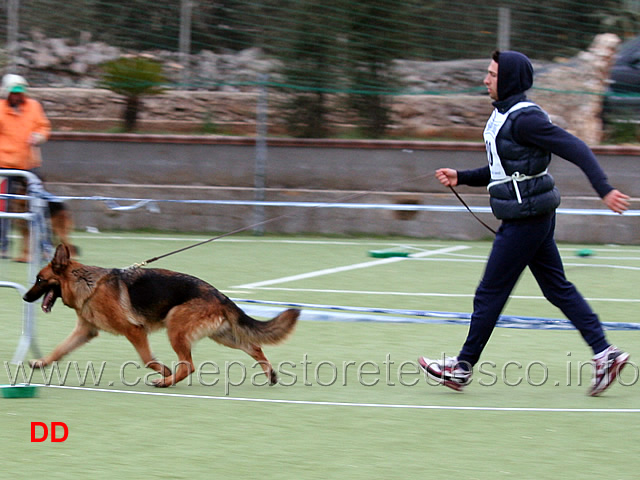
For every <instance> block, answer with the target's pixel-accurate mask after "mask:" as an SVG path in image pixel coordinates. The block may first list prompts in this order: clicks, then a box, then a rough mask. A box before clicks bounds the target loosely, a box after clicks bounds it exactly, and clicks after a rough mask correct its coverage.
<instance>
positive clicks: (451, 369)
mask: <svg viewBox="0 0 640 480" xmlns="http://www.w3.org/2000/svg"><path fill="white" fill-rule="evenodd" d="M418 363H419V364H420V366H421V367H422V369H423V370H424V371H425V372H426V373H427V375H428V376H429V378H431V379H433V380H435V381H436V382H438V383H441V384H442V385H444V386H445V387H449V388H452V389H453V390H456V391H458V392H460V391H461V390H462V389H463V388H464V387H466V386H467V385H469V384H470V383H471V374H472V372H471V366H470V365H469V364H468V363H467V362H459V361H458V357H446V358H442V359H439V360H431V359H429V358H425V357H420V358H418Z"/></svg>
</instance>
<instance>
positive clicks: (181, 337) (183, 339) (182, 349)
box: [153, 315, 197, 387]
mask: <svg viewBox="0 0 640 480" xmlns="http://www.w3.org/2000/svg"><path fill="white" fill-rule="evenodd" d="M178 318H179V317H178V316H176V315H172V318H171V319H167V331H168V333H169V342H170V343H171V346H172V347H173V350H174V351H175V352H176V354H177V355H178V366H177V367H176V369H175V371H174V372H173V375H169V376H166V377H164V378H158V379H156V380H154V381H153V384H154V385H155V386H156V387H170V386H171V385H175V384H176V383H178V382H179V381H181V380H184V379H185V378H187V377H188V376H189V375H191V374H192V373H193V372H194V370H195V365H194V364H193V359H192V358H191V344H192V342H193V341H195V340H197V338H196V339H194V338H192V337H193V333H192V331H191V329H190V328H189V325H188V324H185V323H180V320H179V319H178Z"/></svg>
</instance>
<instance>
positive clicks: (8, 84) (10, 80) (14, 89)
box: [2, 73, 28, 95]
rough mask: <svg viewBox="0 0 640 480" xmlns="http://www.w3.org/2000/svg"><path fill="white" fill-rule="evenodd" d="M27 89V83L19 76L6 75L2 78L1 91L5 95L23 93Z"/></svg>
mask: <svg viewBox="0 0 640 480" xmlns="http://www.w3.org/2000/svg"><path fill="white" fill-rule="evenodd" d="M27 87H28V84H27V81H26V80H25V79H24V77H21V76H20V75H14V74H13V73H8V74H6V75H5V76H4V77H2V91H3V93H4V94H5V95H9V94H10V93H25V92H26V91H27Z"/></svg>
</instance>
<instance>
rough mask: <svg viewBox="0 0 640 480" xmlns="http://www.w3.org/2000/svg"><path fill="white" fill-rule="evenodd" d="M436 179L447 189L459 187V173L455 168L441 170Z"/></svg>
mask: <svg viewBox="0 0 640 480" xmlns="http://www.w3.org/2000/svg"><path fill="white" fill-rule="evenodd" d="M436 178H437V179H438V181H439V182H440V183H441V184H442V185H444V186H445V187H455V186H456V185H458V171H457V170H454V169H453V168H439V169H438V170H436Z"/></svg>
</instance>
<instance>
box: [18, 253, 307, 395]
mask: <svg viewBox="0 0 640 480" xmlns="http://www.w3.org/2000/svg"><path fill="white" fill-rule="evenodd" d="M43 296H44V298H43V300H42V310H43V311H44V312H46V313H48V312H50V311H51V308H52V307H53V304H54V303H55V301H56V299H57V298H58V297H60V298H62V302H63V303H64V304H65V305H66V306H68V307H70V308H73V309H74V310H75V311H76V314H77V316H78V321H77V324H76V327H75V329H74V330H73V331H72V332H71V334H70V335H69V336H68V337H67V339H66V340H64V341H63V342H62V343H61V344H60V345H58V346H57V347H56V348H55V349H54V350H53V352H52V353H50V354H49V355H47V356H45V357H44V358H41V359H39V360H34V361H31V362H30V363H31V366H32V367H34V368H41V367H44V366H46V365H49V364H50V363H52V362H55V361H56V360H59V359H60V358H62V357H63V356H64V355H66V354H68V353H70V352H72V351H73V350H75V349H76V348H78V347H80V346H81V345H84V344H85V343H87V342H88V341H89V340H91V339H92V338H93V337H95V336H96V335H98V332H99V331H100V330H104V331H107V332H111V333H113V334H116V335H124V336H125V337H127V339H128V340H129V341H130V342H131V343H132V344H133V346H134V347H135V349H136V350H137V352H138V354H139V355H140V358H141V359H142V361H143V362H144V364H145V366H146V367H149V368H151V369H153V370H155V371H156V372H159V373H160V374H161V375H162V376H161V377H160V378H158V379H156V380H155V381H154V382H153V383H154V384H155V386H157V387H168V386H170V385H174V384H176V383H178V382H179V381H180V380H183V379H184V378H186V377H187V376H189V375H190V374H191V373H192V372H193V371H194V364H193V360H192V358H191V346H192V345H193V344H194V343H195V342H196V341H198V340H200V339H201V338H203V337H209V338H211V339H212V340H214V341H216V342H218V343H220V344H222V345H225V346H227V347H231V348H238V349H240V350H242V351H244V352H246V353H248V354H249V356H251V358H253V359H254V360H255V361H256V362H258V363H259V364H260V366H261V367H262V369H263V370H264V373H265V374H266V375H267V378H268V379H269V382H270V383H271V385H274V384H275V383H277V381H278V378H277V376H276V372H275V371H274V370H273V368H272V366H271V364H270V363H269V360H267V357H265V355H264V353H263V352H262V348H261V346H262V345H275V344H278V343H280V342H282V341H284V340H285V339H286V338H287V337H288V336H289V335H290V334H291V333H292V332H293V330H294V328H295V325H296V322H297V320H298V315H299V314H300V311H299V310H296V309H288V310H285V311H284V312H282V313H280V314H279V315H278V316H277V317H275V318H273V319H272V320H269V321H266V322H261V321H258V320H255V319H253V318H251V317H250V316H248V315H247V314H246V313H244V312H243V311H242V310H241V309H240V307H238V306H237V305H236V304H235V303H233V302H232V301H231V300H230V299H229V298H227V297H226V296H225V295H224V294H222V293H220V292H219V291H218V290H217V289H215V288H214V287H213V286H211V285H209V284H208V283H207V282H205V281H203V280H200V279H199V278H196V277H193V276H191V275H186V274H183V273H178V272H173V271H170V270H164V269H158V268H138V267H134V268H128V269H108V268H101V267H94V266H88V265H83V264H81V263H79V262H77V261H75V260H73V259H72V258H71V252H70V250H69V247H68V246H67V245H64V244H62V245H59V246H58V248H57V249H56V252H55V254H54V257H53V259H52V260H51V262H50V263H49V264H48V265H47V266H45V267H44V268H43V269H42V270H40V272H39V273H38V276H37V277H36V281H35V284H34V285H33V287H31V289H30V290H29V291H28V292H27V293H26V294H25V295H24V300H25V301H27V302H34V301H36V300H37V299H39V298H40V297H43ZM163 327H165V328H166V329H167V333H168V336H169V341H170V342H171V346H172V347H173V349H174V350H175V352H176V353H177V355H178V359H179V363H178V366H177V367H176V369H175V372H173V373H172V372H171V370H170V369H169V368H168V367H166V366H165V365H163V364H162V363H160V362H159V361H158V360H156V359H155V358H154V356H153V354H152V353H151V350H150V348H149V341H148V338H147V336H148V334H149V332H151V331H154V330H157V329H160V328H163Z"/></svg>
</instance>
